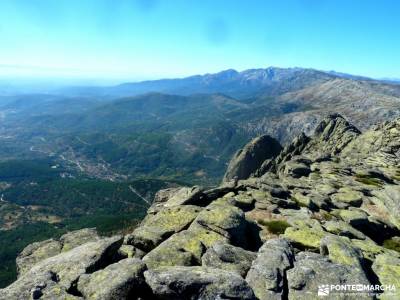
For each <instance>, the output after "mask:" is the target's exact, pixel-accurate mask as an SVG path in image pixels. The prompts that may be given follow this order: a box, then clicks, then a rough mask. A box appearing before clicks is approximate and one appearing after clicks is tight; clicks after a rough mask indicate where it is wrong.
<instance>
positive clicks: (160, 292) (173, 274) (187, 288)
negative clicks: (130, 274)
mask: <svg viewBox="0 0 400 300" xmlns="http://www.w3.org/2000/svg"><path fill="white" fill-rule="evenodd" d="M144 276H145V278H146V282H147V284H148V285H149V286H150V288H151V290H152V292H153V294H154V297H155V299H168V300H174V299H176V300H181V299H193V300H194V299H202V300H215V299H238V300H239V299H240V300H245V299H255V297H254V294H253V292H252V290H251V288H250V287H249V286H248V284H247V283H246V281H245V280H244V279H243V278H242V277H240V276H239V275H238V274H236V273H232V272H227V271H224V270H220V269H213V268H206V267H164V268H160V269H156V270H149V271H146V272H145V273H144Z"/></svg>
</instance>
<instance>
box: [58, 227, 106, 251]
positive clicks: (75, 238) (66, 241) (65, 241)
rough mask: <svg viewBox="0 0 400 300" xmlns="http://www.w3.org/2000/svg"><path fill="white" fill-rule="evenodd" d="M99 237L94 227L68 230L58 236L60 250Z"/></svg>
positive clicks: (96, 239) (67, 249)
mask: <svg viewBox="0 0 400 300" xmlns="http://www.w3.org/2000/svg"><path fill="white" fill-rule="evenodd" d="M99 239H100V237H99V235H98V234H97V231H96V229H95V228H84V229H80V230H75V231H71V232H68V233H66V234H64V235H62V236H61V237H60V242H61V244H62V251H63V252H65V251H69V250H71V249H73V248H75V247H78V246H80V245H83V244H85V243H88V242H95V241H98V240H99Z"/></svg>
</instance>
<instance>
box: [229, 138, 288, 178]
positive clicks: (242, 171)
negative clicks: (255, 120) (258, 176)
mask: <svg viewBox="0 0 400 300" xmlns="http://www.w3.org/2000/svg"><path fill="white" fill-rule="evenodd" d="M281 150H282V146H281V145H280V144H279V142H278V141H277V140H275V139H274V138H272V137H270V136H268V135H263V136H260V137H257V138H255V139H253V140H252V141H251V142H250V143H248V144H247V145H246V146H245V147H244V148H243V149H241V150H239V151H238V152H237V153H236V154H235V155H234V156H233V158H232V160H231V162H230V163H229V165H228V169H227V171H226V173H225V176H224V179H223V182H226V181H230V180H232V179H239V180H240V179H247V178H249V177H250V175H251V174H253V173H254V172H256V171H257V169H259V168H260V167H261V165H262V164H263V162H264V161H265V160H267V159H272V158H274V157H275V156H277V155H278V154H279V152H280V151H281Z"/></svg>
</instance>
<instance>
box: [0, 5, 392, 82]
mask: <svg viewBox="0 0 400 300" xmlns="http://www.w3.org/2000/svg"><path fill="white" fill-rule="evenodd" d="M399 16H400V1H397V0H279V1H273V0H0V76H3V77H7V76H8V77H15V78H29V77H34V78H46V77H60V78H98V79H114V80H121V81H126V80H131V81H136V80H144V79H156V78H166V77H182V76H188V75H193V74H203V73H214V72H218V71H221V70H225V69H230V68H233V69H236V70H239V71H240V70H245V69H249V68H265V67H268V66H277V67H306V68H315V69H320V70H335V71H340V72H346V73H351V74H357V75H364V76H370V77H375V78H383V77H384V78H400V58H399V55H400V31H399V29H400V17H399Z"/></svg>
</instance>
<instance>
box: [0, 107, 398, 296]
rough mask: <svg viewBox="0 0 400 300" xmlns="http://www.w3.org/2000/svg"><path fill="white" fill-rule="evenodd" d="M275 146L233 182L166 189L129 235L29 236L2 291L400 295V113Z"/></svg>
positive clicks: (337, 119)
mask: <svg viewBox="0 0 400 300" xmlns="http://www.w3.org/2000/svg"><path fill="white" fill-rule="evenodd" d="M266 141H268V142H266ZM264 142H265V143H264ZM262 148H265V149H262ZM278 148H279V147H278V146H277V147H276V149H275V148H274V149H275V150H277V149H278ZM275 150H274V151H275ZM279 150H280V148H279ZM263 151H264V152H263ZM274 151H272V152H273V154H272V152H271V140H270V139H269V138H265V137H264V138H262V139H261V140H260V139H258V140H256V141H252V142H251V143H250V144H249V145H248V146H246V147H245V148H244V149H243V150H242V152H241V153H239V154H238V155H236V156H235V157H234V158H233V160H232V162H231V164H230V168H229V170H228V172H227V174H228V173H229V172H230V173H229V175H228V176H226V177H225V179H224V182H223V184H222V185H221V186H218V187H215V188H212V189H203V188H200V187H193V188H173V189H167V190H163V191H160V192H159V193H157V195H156V198H155V201H154V203H153V205H152V207H151V208H150V209H149V211H148V215H147V216H146V218H145V219H144V220H143V221H142V223H141V224H140V225H139V226H138V227H137V228H136V229H135V230H134V231H133V232H132V233H130V234H127V235H126V236H125V237H118V236H116V237H111V238H103V237H99V236H98V235H97V234H96V233H95V232H94V231H93V230H83V231H78V232H72V233H68V234H66V235H65V236H63V237H61V238H60V239H59V240H47V241H43V242H38V243H34V244H32V245H29V246H28V247H27V248H25V249H24V251H23V252H22V253H21V255H20V256H19V257H18V259H17V264H18V270H19V277H18V279H17V281H16V282H14V283H13V284H11V285H10V286H9V287H7V288H5V289H2V290H0V299H1V300H3V299H142V300H147V299H260V300H261V299H316V298H317V297H318V296H317V293H318V290H319V289H320V287H324V286H326V285H328V286H330V285H355V286H357V285H368V286H371V285H373V286H376V285H385V286H390V287H393V288H392V289H388V290H385V291H384V292H383V293H382V291H378V292H377V293H376V294H375V295H374V294H373V293H372V294H365V295H360V294H357V295H356V294H353V293H355V292H358V293H360V291H347V292H346V293H345V294H338V292H337V291H329V292H330V294H329V299H354V298H362V299H364V298H366V299H375V298H378V299H399V298H400V252H399V251H400V219H399V211H400V199H399V195H400V119H398V120H394V121H392V122H386V123H384V124H381V125H377V126H375V127H373V128H371V129H370V130H368V131H366V132H364V133H360V132H359V131H358V130H357V129H356V128H355V127H354V126H352V125H351V124H349V123H348V122H347V121H346V120H345V119H344V118H343V117H341V116H340V115H337V114H335V115H330V116H328V117H327V118H325V119H324V120H323V121H322V122H321V124H320V125H319V126H318V127H317V130H316V133H315V135H314V136H311V137H307V136H306V135H304V134H303V135H300V136H298V137H297V138H296V139H295V140H294V141H293V143H291V144H289V145H288V146H286V147H285V148H284V149H283V150H282V151H281V152H280V153H275V152H274ZM260 153H261V154H260ZM265 153H268V154H265ZM253 154H257V155H255V156H252V155H253ZM246 164H248V166H249V167H248V168H247V167H246ZM243 170H245V171H243ZM231 179H232V180H231Z"/></svg>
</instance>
